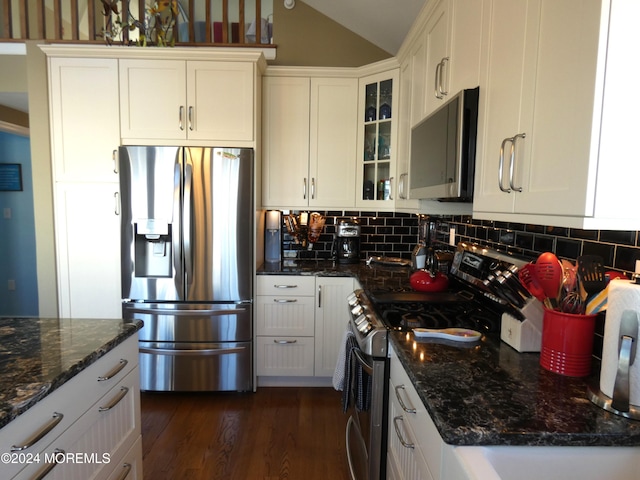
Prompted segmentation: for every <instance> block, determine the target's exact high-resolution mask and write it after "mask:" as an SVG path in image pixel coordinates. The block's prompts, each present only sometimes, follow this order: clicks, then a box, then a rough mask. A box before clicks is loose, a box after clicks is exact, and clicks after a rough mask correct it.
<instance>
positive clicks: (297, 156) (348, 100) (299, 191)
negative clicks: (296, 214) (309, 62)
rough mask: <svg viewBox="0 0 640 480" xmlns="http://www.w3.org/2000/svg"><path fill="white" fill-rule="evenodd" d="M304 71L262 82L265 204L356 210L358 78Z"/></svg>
mask: <svg viewBox="0 0 640 480" xmlns="http://www.w3.org/2000/svg"><path fill="white" fill-rule="evenodd" d="M276 71H277V70H276ZM304 73H306V75H301V76H286V75H285V76H282V75H280V76H272V77H271V76H267V77H265V78H264V85H263V99H264V117H263V122H262V128H263V202H262V203H263V205H264V206H265V207H269V208H285V209H290V208H307V207H313V208H348V207H353V205H354V202H355V198H354V188H353V185H354V181H355V180H354V176H355V166H354V162H355V151H356V144H355V137H356V109H357V88H358V87H357V80H356V79H355V78H338V77H322V76H318V77H316V76H309V72H308V71H305V72H304ZM316 74H317V75H321V74H322V72H321V71H319V72H316Z"/></svg>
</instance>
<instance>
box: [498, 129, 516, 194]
mask: <svg viewBox="0 0 640 480" xmlns="http://www.w3.org/2000/svg"><path fill="white" fill-rule="evenodd" d="M507 142H511V145H512V146H513V137H509V138H505V139H504V140H502V144H501V145H500V160H499V161H498V186H499V187H500V191H502V192H505V193H511V189H510V188H504V186H503V185H502V180H503V178H502V177H503V172H504V147H505V145H506V144H507Z"/></svg>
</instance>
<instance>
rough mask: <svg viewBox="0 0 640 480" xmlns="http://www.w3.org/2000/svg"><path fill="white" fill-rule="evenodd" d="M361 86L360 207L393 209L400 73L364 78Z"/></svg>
mask: <svg viewBox="0 0 640 480" xmlns="http://www.w3.org/2000/svg"><path fill="white" fill-rule="evenodd" d="M359 87H360V98H359V103H358V105H359V112H360V113H359V115H360V125H359V129H358V152H359V156H360V159H359V161H358V172H357V182H358V183H357V185H356V188H357V192H358V193H357V196H356V198H357V199H358V200H357V205H358V206H359V207H363V208H371V207H376V208H393V205H394V198H395V194H396V192H395V190H396V181H395V178H394V175H395V170H396V162H395V158H396V157H395V156H396V136H397V135H396V133H397V129H398V127H397V124H398V108H397V104H398V101H397V100H398V95H397V89H398V70H392V71H387V72H384V73H380V74H376V75H371V76H368V77H364V78H361V79H360V84H359Z"/></svg>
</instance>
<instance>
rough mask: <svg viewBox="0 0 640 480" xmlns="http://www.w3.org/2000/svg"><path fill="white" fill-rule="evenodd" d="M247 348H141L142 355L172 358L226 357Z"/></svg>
mask: <svg viewBox="0 0 640 480" xmlns="http://www.w3.org/2000/svg"><path fill="white" fill-rule="evenodd" d="M246 349H247V347H231V348H205V349H202V350H185V349H173V348H145V347H140V348H139V349H138V351H139V352H140V353H151V354H153V355H172V356H185V355H186V356H193V357H201V356H206V355H226V354H230V353H240V352H243V351H244V350H246Z"/></svg>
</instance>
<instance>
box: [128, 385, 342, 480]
mask: <svg viewBox="0 0 640 480" xmlns="http://www.w3.org/2000/svg"><path fill="white" fill-rule="evenodd" d="M340 396H341V393H340V392H336V391H335V390H333V389H332V388H259V389H258V391H257V392H256V393H195V394H187V393H144V392H143V393H142V394H141V398H142V399H141V402H142V448H143V455H144V462H143V468H144V478H145V480H146V479H149V480H165V479H167V480H168V479H171V480H178V479H190V480H198V479H207V480H208V479H232V480H244V479H250V480H254V479H263V480H272V479H288V480H298V479H302V480H316V479H318V480H320V479H322V480H325V479H332V480H341V479H344V480H348V478H349V473H348V466H347V461H346V453H345V444H344V432H345V424H346V419H347V417H346V415H345V414H344V413H342V408H341V406H340Z"/></svg>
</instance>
